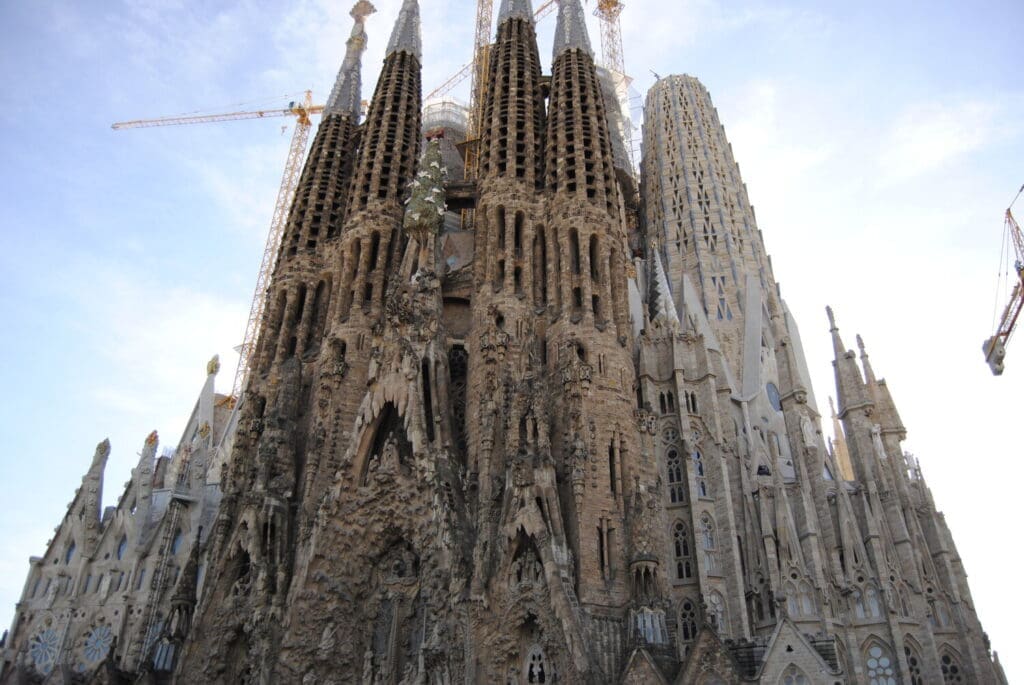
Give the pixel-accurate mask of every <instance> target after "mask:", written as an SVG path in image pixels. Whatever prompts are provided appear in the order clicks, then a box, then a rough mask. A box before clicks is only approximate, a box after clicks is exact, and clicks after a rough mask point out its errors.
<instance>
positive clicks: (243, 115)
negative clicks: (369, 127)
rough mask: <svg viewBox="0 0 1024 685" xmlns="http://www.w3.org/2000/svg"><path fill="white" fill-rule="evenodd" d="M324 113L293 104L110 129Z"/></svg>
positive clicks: (140, 121) (147, 121)
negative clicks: (286, 106)
mask: <svg viewBox="0 0 1024 685" xmlns="http://www.w3.org/2000/svg"><path fill="white" fill-rule="evenodd" d="M323 111H324V106H323V105H312V104H311V105H310V106H308V107H307V106H305V104H303V103H293V104H292V106H291V107H289V108H288V109H263V110H258V111H254V112H226V113H224V114H202V115H181V116H173V117H160V118H158V119H136V120H134V121H119V122H117V123H116V124H112V125H111V126H110V128H112V129H114V130H115V131H121V130H124V129H129V128H151V127H153V126H180V125H182V124H212V123H215V122H218V121H239V120H241V119H265V118H269V117H286V116H297V117H299V120H300V121H302V120H303V119H305V120H306V121H307V122H308V120H309V117H310V116H312V115H314V114H319V113H320V112H323Z"/></svg>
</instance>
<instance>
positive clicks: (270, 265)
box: [111, 90, 324, 400]
mask: <svg viewBox="0 0 1024 685" xmlns="http://www.w3.org/2000/svg"><path fill="white" fill-rule="evenodd" d="M323 111H324V105H314V104H313V93H312V91H309V90H307V91H306V93H305V96H304V98H303V100H302V102H292V103H290V104H289V106H288V108H287V109H265V110H257V111H252V112H228V113H225V114H205V115H178V116H172V117H160V118H157V119H136V120H134V121H122V122H118V123H116V124H114V125H112V126H111V128H113V129H114V130H115V131H121V130H124V129H129V128H150V127H153V126H179V125H182V124H208V123H214V122H218V121H238V120H240V119H265V118H270V117H286V116H294V117H295V118H296V121H295V131H294V132H293V133H292V142H291V146H290V147H289V148H288V159H287V160H286V162H285V166H284V174H283V176H282V177H281V187H280V189H279V190H278V192H277V202H276V203H275V205H274V216H273V218H271V220H270V231H269V232H268V233H267V243H266V245H265V246H264V248H263V259H262V261H261V262H260V270H259V273H258V274H257V276H256V292H255V294H254V295H253V298H252V305H251V306H250V308H249V320H248V321H247V322H246V324H245V337H244V338H243V339H242V345H241V347H239V348H238V369H237V370H236V371H235V379H234V383H233V385H232V387H231V396H232V397H234V398H235V399H236V400H237V399H240V398H241V393H242V389H243V387H244V385H245V381H246V379H247V378H248V375H249V371H250V367H251V364H252V356H253V352H254V351H255V347H256V340H257V339H258V338H259V333H260V324H261V322H262V321H263V310H264V309H265V307H266V298H267V287H268V286H269V281H270V275H271V272H272V271H273V269H274V264H275V263H276V262H277V253H278V250H279V249H280V246H281V237H282V236H283V235H284V228H285V224H286V223H287V222H288V212H289V210H290V209H291V206H292V201H293V200H294V199H295V190H296V188H297V187H298V185H299V177H300V175H301V174H302V163H303V160H304V158H305V153H306V143H307V142H308V140H309V131H310V128H311V127H312V125H313V122H312V120H311V117H312V116H313V115H314V114H319V113H321V112H323Z"/></svg>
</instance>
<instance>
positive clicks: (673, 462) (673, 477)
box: [665, 447, 687, 505]
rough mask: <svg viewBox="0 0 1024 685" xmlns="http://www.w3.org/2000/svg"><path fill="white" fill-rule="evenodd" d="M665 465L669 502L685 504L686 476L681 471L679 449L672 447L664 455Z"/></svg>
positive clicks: (681, 464) (681, 463)
mask: <svg viewBox="0 0 1024 685" xmlns="http://www.w3.org/2000/svg"><path fill="white" fill-rule="evenodd" d="M665 465H666V468H667V469H668V481H667V482H668V501H669V504H672V505H676V504H686V502H687V497H686V490H687V488H686V476H685V474H684V473H683V460H682V457H680V456H679V450H677V449H676V448H674V447H672V448H670V449H669V450H668V452H667V453H666V456H665Z"/></svg>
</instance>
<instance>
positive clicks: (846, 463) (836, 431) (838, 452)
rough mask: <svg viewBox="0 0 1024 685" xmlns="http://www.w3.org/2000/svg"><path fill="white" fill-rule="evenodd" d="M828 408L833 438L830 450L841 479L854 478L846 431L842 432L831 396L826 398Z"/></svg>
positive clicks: (841, 425)
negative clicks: (830, 415) (830, 414)
mask: <svg viewBox="0 0 1024 685" xmlns="http://www.w3.org/2000/svg"><path fill="white" fill-rule="evenodd" d="M828 408H829V410H830V412H831V413H832V433H833V435H835V440H834V441H833V442H832V452H833V456H834V457H835V460H836V466H837V467H839V476H840V478H841V479H842V480H854V475H853V463H852V462H851V461H850V448H849V447H848V446H847V445H846V433H844V432H843V424H842V423H841V422H840V421H839V415H838V414H836V405H835V402H833V401H832V398H831V397H829V398H828Z"/></svg>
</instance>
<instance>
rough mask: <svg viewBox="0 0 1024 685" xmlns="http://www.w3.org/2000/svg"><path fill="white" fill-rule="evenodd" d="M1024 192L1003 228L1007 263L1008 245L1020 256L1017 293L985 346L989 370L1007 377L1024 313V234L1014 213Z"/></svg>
mask: <svg viewBox="0 0 1024 685" xmlns="http://www.w3.org/2000/svg"><path fill="white" fill-rule="evenodd" d="M1021 193H1024V185H1022V186H1021V187H1020V190H1019V191H1017V197H1015V198H1013V202H1011V203H1010V206H1009V207H1008V208H1007V210H1006V217H1005V223H1004V226H1003V247H1004V255H1005V256H1006V257H1007V261H1008V260H1009V256H1010V251H1009V250H1006V249H1005V248H1006V243H1007V242H1009V243H1011V244H1012V245H1013V251H1014V252H1015V253H1016V260H1015V261H1014V264H1013V271H1014V275H1013V279H1014V285H1013V293H1012V294H1011V295H1010V303H1009V304H1007V305H1006V309H1005V310H1003V316H1002V317H1001V318H1000V320H999V326H998V328H996V333H995V335H993V336H992V337H991V338H988V339H987V340H985V343H984V345H982V351H983V352H984V353H985V361H986V362H988V365H989V368H990V369H992V373H993V374H995V375H996V376H1001V375H1003V359H1004V358H1005V357H1006V345H1007V343H1009V342H1010V336H1012V335H1013V331H1014V329H1015V328H1016V326H1017V321H1018V319H1020V315H1021V311H1022V310H1024V234H1022V233H1021V229H1020V225H1019V224H1018V223H1017V220H1016V219H1014V218H1013V212H1012V211H1011V210H1012V209H1013V204H1014V202H1016V201H1017V198H1019V197H1020V196H1021ZM1000 266H1002V265H1000Z"/></svg>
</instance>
